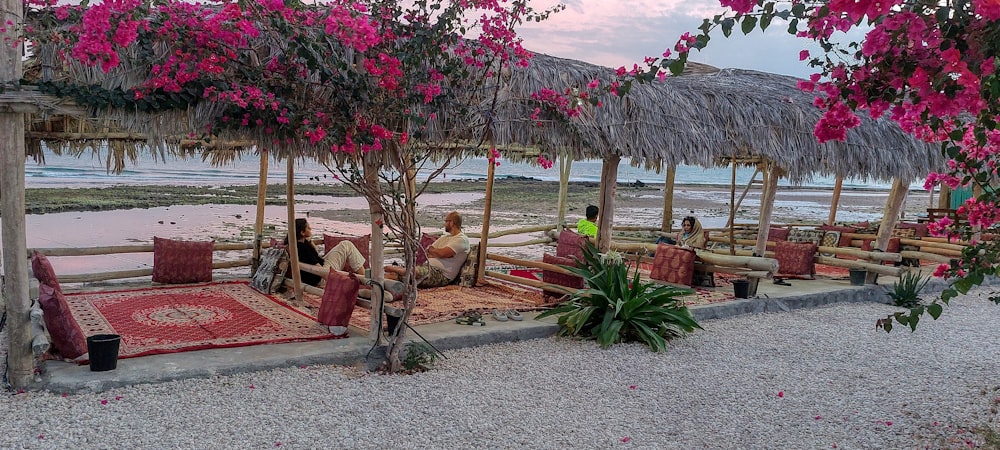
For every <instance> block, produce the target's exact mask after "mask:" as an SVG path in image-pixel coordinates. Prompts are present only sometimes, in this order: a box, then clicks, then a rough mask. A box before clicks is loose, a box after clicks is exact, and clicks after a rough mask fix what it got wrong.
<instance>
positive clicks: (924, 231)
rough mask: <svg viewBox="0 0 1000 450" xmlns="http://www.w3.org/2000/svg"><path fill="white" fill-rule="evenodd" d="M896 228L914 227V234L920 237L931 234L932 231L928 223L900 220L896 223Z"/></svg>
mask: <svg viewBox="0 0 1000 450" xmlns="http://www.w3.org/2000/svg"><path fill="white" fill-rule="evenodd" d="M896 228H903V229H907V228H909V229H913V230H914V234H913V235H914V236H915V237H918V238H921V237H927V236H930V231H929V230H928V228H927V224H926V223H910V222H900V223H898V224H896Z"/></svg>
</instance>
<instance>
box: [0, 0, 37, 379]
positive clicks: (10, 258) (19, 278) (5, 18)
mask: <svg viewBox="0 0 1000 450" xmlns="http://www.w3.org/2000/svg"><path fill="white" fill-rule="evenodd" d="M23 11H24V4H23V3H22V2H21V0H0V23H4V24H6V23H8V22H9V23H13V24H15V25H14V26H5V27H6V30H7V31H6V32H3V33H0V36H4V37H5V38H7V37H9V38H10V42H8V41H7V39H4V40H3V41H4V43H3V45H0V87H3V88H14V89H18V87H19V84H20V80H21V76H22V65H21V64H22V63H21V55H22V51H23V50H24V44H23V43H21V40H20V39H19V38H20V31H19V30H20V28H19V26H20V24H21V23H23V22H24V17H23ZM11 43H13V45H11ZM15 106H16V105H15ZM25 106H27V105H25ZM24 152H25V150H24V111H22V110H19V109H18V108H16V107H15V108H13V109H9V110H0V168H2V170H0V192H2V193H3V194H2V195H0V215H2V216H3V225H2V228H3V230H2V233H0V239H2V242H3V250H2V251H0V252H2V253H3V267H4V280H3V291H2V292H3V301H4V302H5V304H6V314H7V317H9V318H10V320H9V321H8V325H9V328H8V331H7V333H8V334H7V339H8V340H9V350H8V353H7V376H8V379H9V380H10V383H11V384H12V385H13V386H14V388H17V389H20V388H24V387H27V386H28V385H29V384H30V383H31V380H32V376H33V374H34V362H33V358H32V354H31V318H30V314H31V298H30V296H29V294H28V260H27V259H26V258H25V257H24V255H25V254H26V252H27V238H26V237H25V225H24V206H25V204H24Z"/></svg>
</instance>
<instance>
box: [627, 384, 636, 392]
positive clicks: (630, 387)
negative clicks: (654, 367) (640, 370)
mask: <svg viewBox="0 0 1000 450" xmlns="http://www.w3.org/2000/svg"><path fill="white" fill-rule="evenodd" d="M637 387H638V386H636V385H634V384H632V385H629V387H628V388H629V389H631V390H633V391H634V390H635V389H636V388H637Z"/></svg>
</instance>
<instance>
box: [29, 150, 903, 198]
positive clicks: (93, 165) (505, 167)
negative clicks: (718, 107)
mask: <svg viewBox="0 0 1000 450" xmlns="http://www.w3.org/2000/svg"><path fill="white" fill-rule="evenodd" d="M487 167H488V161H487V160H486V159H484V158H469V159H466V160H463V161H461V162H459V163H457V164H453V165H452V166H451V167H449V168H448V169H447V170H445V172H444V174H443V176H441V177H440V178H438V179H437V180H435V181H442V182H443V181H449V180H456V179H480V178H485V177H486V173H487ZM259 171H260V160H259V158H258V157H257V156H256V155H248V156H247V157H245V158H244V159H242V160H240V161H236V162H234V163H232V164H227V165H224V166H218V167H213V166H212V165H211V164H209V163H207V162H203V161H201V160H200V159H197V158H188V159H179V158H172V157H168V158H167V159H166V160H160V159H157V158H154V157H152V156H149V155H144V156H142V157H141V158H140V159H139V160H138V161H137V163H136V164H130V165H128V166H127V169H126V170H125V171H123V172H122V173H120V174H112V173H108V171H107V170H106V164H105V161H104V159H103V157H102V156H101V155H97V156H91V155H89V154H88V155H84V156H81V157H73V156H59V155H55V154H53V153H49V152H46V155H45V162H44V163H43V164H39V163H36V162H34V161H33V160H28V161H27V163H26V168H25V184H26V186H27V187H29V188H43V187H100V186H111V185H132V186H135V185H182V186H228V185H252V184H256V183H257V180H258V174H259ZM753 172H754V171H753V170H752V169H738V170H737V171H736V184H737V186H745V185H746V184H747V183H748V182H749V181H750V177H751V176H753ZM418 176H419V175H418ZM496 176H497V178H498V179H499V178H504V177H512V176H513V177H530V178H536V179H539V180H547V181H557V180H559V171H558V167H553V168H551V169H542V168H541V167H536V166H532V165H528V164H515V163H512V162H509V161H504V160H501V161H500V166H499V167H497V168H496ZM600 177H601V161H576V162H574V163H573V170H572V172H571V174H570V180H571V181H584V182H586V181H589V182H599V181H600ZM665 177H666V175H665V174H662V173H656V172H651V171H646V170H643V169H639V168H635V167H632V166H631V165H629V162H628V161H627V160H626V161H622V163H621V165H620V166H619V168H618V181H619V182H620V183H633V182H636V181H641V182H643V183H646V184H663V182H664V180H665ZM731 179H732V169H729V168H717V169H704V168H701V167H694V166H681V167H678V168H677V172H676V176H675V183H676V184H684V185H699V184H703V185H726V186H728V185H729V183H730V180H731ZM295 180H296V183H303V184H307V183H329V182H333V178H332V176H331V174H330V173H329V172H328V171H327V170H326V168H324V167H323V166H320V165H317V164H315V163H310V162H308V161H305V162H302V161H300V162H298V163H297V164H296V169H295ZM284 181H285V163H283V162H282V163H277V164H276V163H274V162H273V160H272V161H271V164H269V171H268V182H270V183H284ZM834 183H835V180H834V179H833V178H832V177H815V178H813V179H812V180H810V181H808V182H806V183H804V184H803V185H802V186H807V187H821V188H832V187H833V186H834ZM920 184H921V183H915V184H914V186H913V188H920ZM779 185H782V186H789V185H790V184H789V183H788V182H787V180H782V181H780V182H779ZM844 187H845V188H868V189H889V188H890V185H889V184H885V183H875V182H870V181H867V180H858V179H848V180H844Z"/></svg>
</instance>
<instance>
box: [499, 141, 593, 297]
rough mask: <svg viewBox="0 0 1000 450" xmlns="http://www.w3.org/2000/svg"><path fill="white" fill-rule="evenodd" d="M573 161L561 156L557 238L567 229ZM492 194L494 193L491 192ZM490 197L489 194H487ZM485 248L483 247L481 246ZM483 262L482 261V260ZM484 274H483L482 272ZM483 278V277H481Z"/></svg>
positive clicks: (567, 156) (564, 155)
mask: <svg viewBox="0 0 1000 450" xmlns="http://www.w3.org/2000/svg"><path fill="white" fill-rule="evenodd" d="M571 167H573V159H571V158H570V157H569V155H567V154H565V153H560V154H559V214H558V216H556V236H558V235H559V233H561V232H562V230H563V228H566V201H567V198H568V197H569V173H570V168H571ZM489 192H492V191H489ZM487 195H488V194H487ZM480 247H483V245H480ZM480 261H482V259H480ZM480 274H482V272H480ZM480 277H482V275H480Z"/></svg>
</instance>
